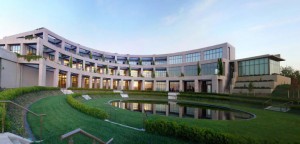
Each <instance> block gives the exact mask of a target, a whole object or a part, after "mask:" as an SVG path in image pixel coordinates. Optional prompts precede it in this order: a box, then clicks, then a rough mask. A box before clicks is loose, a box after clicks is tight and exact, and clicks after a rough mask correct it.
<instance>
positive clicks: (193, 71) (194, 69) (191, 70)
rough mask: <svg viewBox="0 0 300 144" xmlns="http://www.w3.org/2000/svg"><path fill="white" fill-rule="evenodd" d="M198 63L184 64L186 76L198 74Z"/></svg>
mask: <svg viewBox="0 0 300 144" xmlns="http://www.w3.org/2000/svg"><path fill="white" fill-rule="evenodd" d="M197 69H198V67H197V65H190V66H184V76H197V75H198V74H197V73H198V70H197Z"/></svg>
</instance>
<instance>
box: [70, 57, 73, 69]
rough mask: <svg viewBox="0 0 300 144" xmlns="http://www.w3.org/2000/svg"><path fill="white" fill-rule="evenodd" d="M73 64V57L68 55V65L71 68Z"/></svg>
mask: <svg viewBox="0 0 300 144" xmlns="http://www.w3.org/2000/svg"><path fill="white" fill-rule="evenodd" d="M72 66H73V58H72V57H71V56H70V59H69V67H70V68H72Z"/></svg>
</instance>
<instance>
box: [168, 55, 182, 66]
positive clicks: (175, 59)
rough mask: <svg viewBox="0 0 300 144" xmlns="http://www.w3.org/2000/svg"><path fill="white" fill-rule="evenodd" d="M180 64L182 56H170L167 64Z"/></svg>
mask: <svg viewBox="0 0 300 144" xmlns="http://www.w3.org/2000/svg"><path fill="white" fill-rule="evenodd" d="M179 63H182V56H181V55H178V56H170V57H169V64H179Z"/></svg>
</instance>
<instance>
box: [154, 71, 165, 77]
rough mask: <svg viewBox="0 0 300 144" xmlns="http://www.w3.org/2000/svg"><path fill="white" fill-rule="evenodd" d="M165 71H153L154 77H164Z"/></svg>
mask: <svg viewBox="0 0 300 144" xmlns="http://www.w3.org/2000/svg"><path fill="white" fill-rule="evenodd" d="M166 76H167V71H166V70H155V77H166Z"/></svg>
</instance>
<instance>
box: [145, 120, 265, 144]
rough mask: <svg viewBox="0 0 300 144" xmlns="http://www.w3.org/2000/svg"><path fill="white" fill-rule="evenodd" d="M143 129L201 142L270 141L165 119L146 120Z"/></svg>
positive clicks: (206, 143)
mask: <svg viewBox="0 0 300 144" xmlns="http://www.w3.org/2000/svg"><path fill="white" fill-rule="evenodd" d="M145 129H146V132H148V133H153V134H158V135H164V136H171V137H175V138H178V139H183V140H186V141H188V142H195V143H201V144H202V143H203V144H235V143H238V144H253V143H254V144H255V143H271V142H268V141H257V140H254V139H251V138H248V137H242V136H236V135H232V134H227V133H221V132H217V131H213V130H211V129H205V128H199V127H192V126H188V125H185V124H181V123H177V122H175V121H170V120H165V119H152V120H146V121H145Z"/></svg>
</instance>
